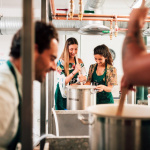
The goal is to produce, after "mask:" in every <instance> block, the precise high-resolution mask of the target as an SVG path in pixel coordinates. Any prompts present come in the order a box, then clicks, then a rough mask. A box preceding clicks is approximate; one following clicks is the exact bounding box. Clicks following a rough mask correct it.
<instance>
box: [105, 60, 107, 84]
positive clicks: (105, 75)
mask: <svg viewBox="0 0 150 150" xmlns="http://www.w3.org/2000/svg"><path fill="white" fill-rule="evenodd" d="M106 72H107V62H106V63H105V86H107V85H106Z"/></svg>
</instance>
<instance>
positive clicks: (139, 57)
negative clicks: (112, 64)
mask: <svg viewBox="0 0 150 150" xmlns="http://www.w3.org/2000/svg"><path fill="white" fill-rule="evenodd" d="M147 13H148V8H138V9H134V10H133V11H132V13H131V15H130V21H129V25H128V32H127V34H126V37H125V40H124V44H123V48H122V60H123V70H124V76H123V79H122V82H121V86H122V87H129V86H130V85H150V80H149V79H150V67H149V66H150V54H147V52H146V48H145V45H144V41H143V39H142V35H141V31H140V29H142V27H143V25H144V20H145V18H146V15H147ZM148 80H149V81H148Z"/></svg>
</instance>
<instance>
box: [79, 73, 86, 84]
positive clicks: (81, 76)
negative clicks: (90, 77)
mask: <svg viewBox="0 0 150 150" xmlns="http://www.w3.org/2000/svg"><path fill="white" fill-rule="evenodd" d="M78 78H79V82H83V81H86V76H83V75H82V74H80V75H78Z"/></svg>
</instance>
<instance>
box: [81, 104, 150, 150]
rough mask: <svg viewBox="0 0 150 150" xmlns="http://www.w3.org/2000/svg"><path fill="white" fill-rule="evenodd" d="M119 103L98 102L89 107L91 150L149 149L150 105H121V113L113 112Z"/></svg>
mask: <svg viewBox="0 0 150 150" xmlns="http://www.w3.org/2000/svg"><path fill="white" fill-rule="evenodd" d="M117 108H118V105H115V104H101V105H96V106H91V107H89V108H88V110H89V112H90V113H91V115H90V117H89V120H88V121H86V119H85V118H84V117H81V116H79V119H80V120H81V121H82V122H83V123H84V124H89V132H90V149H91V150H149V149H150V107H149V106H144V105H130V104H128V105H127V104H126V105H125V106H124V110H123V114H122V116H121V117H118V116H116V112H117Z"/></svg>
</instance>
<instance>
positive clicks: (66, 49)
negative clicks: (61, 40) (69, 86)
mask: <svg viewBox="0 0 150 150" xmlns="http://www.w3.org/2000/svg"><path fill="white" fill-rule="evenodd" d="M72 44H77V45H78V41H77V40H76V39H75V38H73V37H71V38H69V39H67V41H66V43H65V47H64V50H63V52H62V54H61V56H60V58H59V59H63V60H64V71H65V75H66V76H68V75H69V46H70V45H72Z"/></svg>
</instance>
